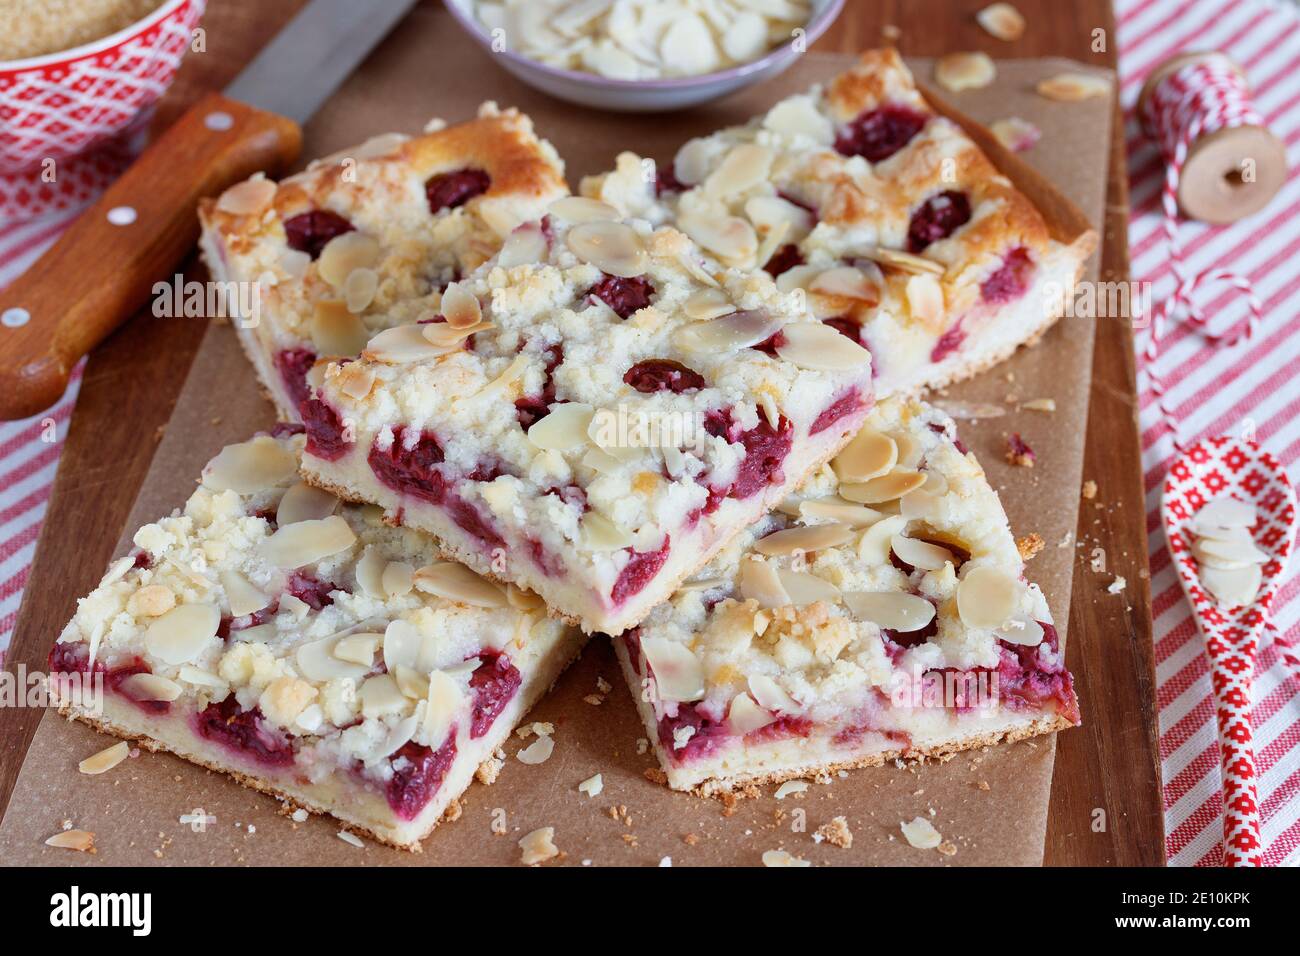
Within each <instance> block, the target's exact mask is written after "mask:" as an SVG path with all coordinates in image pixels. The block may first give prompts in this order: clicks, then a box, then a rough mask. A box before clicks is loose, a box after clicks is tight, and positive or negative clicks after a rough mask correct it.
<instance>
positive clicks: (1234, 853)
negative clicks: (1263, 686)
mask: <svg viewBox="0 0 1300 956" xmlns="http://www.w3.org/2000/svg"><path fill="white" fill-rule="evenodd" d="M1200 620H1201V618H1200V615H1198V616H1197V626H1198V627H1201V624H1200ZM1262 627H1263V622H1262V621H1261V622H1260V626H1259V627H1256V628H1253V629H1250V630H1249V631H1246V632H1245V633H1241V635H1240V637H1239V638H1237V639H1235V640H1229V639H1227V638H1226V636H1225V635H1224V634H1223V633H1222V632H1220V633H1218V634H1210V633H1207V632H1206V630H1205V628H1204V627H1201V634H1202V636H1203V637H1204V638H1205V650H1206V653H1207V654H1209V657H1210V669H1211V674H1210V679H1211V681H1212V682H1213V684H1214V708H1215V715H1216V717H1217V718H1218V723H1219V757H1220V767H1221V769H1222V773H1223V865H1224V866H1262V865H1263V857H1262V853H1263V845H1262V843H1261V842H1260V836H1259V800H1258V799H1257V798H1256V796H1255V743H1254V734H1253V733H1252V730H1251V725H1250V684H1251V675H1252V674H1253V673H1254V670H1255V651H1256V648H1257V647H1258V644H1259V634H1260V631H1261V630H1262ZM1230 630H1237V629H1235V628H1234V629H1230ZM1239 633H1240V632H1239Z"/></svg>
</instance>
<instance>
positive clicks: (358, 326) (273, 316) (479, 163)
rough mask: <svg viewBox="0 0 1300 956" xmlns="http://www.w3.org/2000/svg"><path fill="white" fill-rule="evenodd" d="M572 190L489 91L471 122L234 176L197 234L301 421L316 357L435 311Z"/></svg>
mask: <svg viewBox="0 0 1300 956" xmlns="http://www.w3.org/2000/svg"><path fill="white" fill-rule="evenodd" d="M568 191H569V190H568V186H567V185H566V184H565V181H564V163H563V161H562V160H561V159H560V158H559V156H558V155H557V154H556V152H555V150H554V149H553V148H552V146H551V144H550V143H548V142H546V141H545V140H543V139H539V138H538V137H537V136H536V134H534V132H533V124H532V121H531V120H530V119H529V118H528V117H527V116H525V115H523V114H521V113H519V112H517V111H515V110H513V109H510V110H504V111H501V110H498V109H497V108H496V107H495V106H494V105H493V104H490V103H489V104H485V105H484V106H483V107H482V108H481V109H480V111H479V115H478V118H477V119H474V120H471V121H469V122H467V123H461V124H458V125H456V126H448V127H445V128H438V129H435V130H434V131H432V132H429V133H427V134H425V135H423V136H418V137H415V138H413V139H411V138H407V137H405V136H401V135H398V134H390V135H386V136H378V137H375V138H373V139H371V140H369V141H367V142H366V143H363V144H362V145H360V146H358V147H356V148H354V149H350V150H344V151H342V152H340V153H336V154H335V155H333V156H330V157H327V158H325V159H321V160H317V161H316V162H314V163H312V164H311V165H310V166H309V167H308V168H307V169H306V171H304V172H302V173H299V174H298V175H296V176H292V177H290V178H288V179H285V180H284V181H283V182H281V183H279V184H278V186H277V184H276V183H274V182H271V181H270V180H267V179H264V178H262V177H260V176H258V177H254V178H253V179H250V180H247V181H245V182H242V183H239V184H237V185H235V186H232V187H231V188H230V189H228V190H227V191H226V192H225V193H223V194H222V195H221V196H220V197H218V198H217V199H215V200H211V199H208V200H204V201H203V202H202V203H200V205H199V219H200V222H201V224H202V227H203V232H202V238H201V240H200V245H201V248H202V250H203V257H204V259H205V261H206V262H207V265H208V269H209V271H210V273H211V275H212V278H213V279H214V280H215V281H217V282H219V283H222V284H223V285H221V286H218V288H220V289H222V290H223V291H224V293H225V303H226V309H227V314H230V316H231V318H232V319H233V320H234V326H235V329H236V332H237V334H238V336H239V340H240V343H241V344H242V345H243V347H244V351H245V352H246V353H247V355H248V357H249V359H250V361H251V362H252V363H253V367H254V369H255V370H256V371H257V375H258V377H259V378H260V379H261V381H262V384H263V385H264V386H265V388H266V390H267V392H268V393H269V394H270V396H271V399H272V400H273V401H274V402H275V404H276V407H277V408H278V409H279V412H280V414H281V416H283V417H284V418H286V419H287V420H291V421H300V420H301V419H300V415H299V411H298V409H299V406H300V405H301V404H302V402H303V401H305V400H306V399H307V397H308V396H309V394H310V391H311V388H310V381H309V380H310V379H311V378H313V377H314V375H313V368H314V367H315V366H316V363H317V361H318V360H324V359H327V358H338V357H351V356H355V355H356V354H357V353H358V352H360V351H361V349H362V348H363V347H364V346H365V344H366V342H367V341H368V340H369V339H370V337H371V336H372V335H374V334H375V333H376V332H378V331H381V330H383V329H386V328H390V327H392V326H394V325H401V324H403V323H407V322H414V321H416V320H418V319H420V318H422V317H424V316H425V315H431V314H433V313H435V312H437V309H438V302H439V300H440V298H441V295H442V289H443V288H444V287H445V286H446V285H447V283H449V282H451V281H453V280H454V279H458V278H460V277H461V276H463V275H466V274H468V273H469V272H471V271H472V270H473V269H475V268H476V267H477V266H479V265H480V264H482V263H483V262H484V261H485V260H487V259H489V258H490V257H491V256H493V255H494V254H495V253H496V252H497V250H498V249H499V248H500V247H501V242H502V240H503V239H504V238H505V237H506V236H507V235H509V233H510V231H511V230H512V229H514V228H515V227H516V226H518V225H519V224H520V223H522V222H526V221H530V220H535V219H537V218H539V217H540V216H541V215H542V213H543V212H544V211H545V209H546V207H547V205H548V204H549V203H550V202H551V201H552V200H554V199H556V198H558V197H560V196H564V195H567V194H568Z"/></svg>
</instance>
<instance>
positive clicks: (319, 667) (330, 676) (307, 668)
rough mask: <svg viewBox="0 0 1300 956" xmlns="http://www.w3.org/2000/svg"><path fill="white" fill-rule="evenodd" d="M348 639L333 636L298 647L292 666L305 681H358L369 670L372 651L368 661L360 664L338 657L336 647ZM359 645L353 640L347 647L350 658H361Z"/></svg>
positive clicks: (355, 636) (354, 636) (357, 641)
mask: <svg viewBox="0 0 1300 956" xmlns="http://www.w3.org/2000/svg"><path fill="white" fill-rule="evenodd" d="M369 636H373V635H369ZM349 638H360V635H350V636H349ZM349 638H342V637H338V636H333V637H327V638H324V639H323V640H319V641H311V642H309V643H307V644H300V645H298V649H297V650H296V651H294V664H295V665H296V666H297V668H298V673H300V674H301V675H302V676H303V677H305V678H307V680H310V681H317V682H320V683H324V682H325V681H331V680H343V679H351V680H360V679H361V678H362V677H364V676H365V675H366V672H367V671H369V670H370V666H371V663H372V661H373V651H372V659H371V660H370V661H364V662H362V661H356V660H351V659H348V658H344V657H340V656H339V655H338V653H337V651H338V645H339V644H340V643H342V642H343V641H344V640H348V639H349ZM376 643H377V642H376ZM359 645H360V640H353V641H352V643H351V644H350V645H349V648H348V649H349V650H350V651H351V652H352V653H351V657H360V656H362V655H361V654H360V653H359Z"/></svg>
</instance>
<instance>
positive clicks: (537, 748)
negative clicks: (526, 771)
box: [515, 725, 555, 767]
mask: <svg viewBox="0 0 1300 956" xmlns="http://www.w3.org/2000/svg"><path fill="white" fill-rule="evenodd" d="M534 726H536V725H534ZM554 752H555V741H554V740H553V739H552V738H551V736H550V735H549V734H543V733H538V735H537V739H536V740H534V741H533V742H532V743H531V744H529V745H528V746H527V747H525V748H523V749H522V750H520V751H519V752H518V753H517V754H515V756H516V757H517V758H518V759H519V762H520V763H524V764H528V765H529V766H530V767H531V766H536V765H537V764H540V763H546V761H547V760H549V759H550V758H551V754H552V753H554Z"/></svg>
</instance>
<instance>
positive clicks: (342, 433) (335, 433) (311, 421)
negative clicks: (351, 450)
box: [298, 398, 352, 461]
mask: <svg viewBox="0 0 1300 956" xmlns="http://www.w3.org/2000/svg"><path fill="white" fill-rule="evenodd" d="M298 412H299V414H301V415H302V420H303V424H304V425H305V426H306V428H307V454H309V455H315V456H316V457H317V458H322V459H324V460H325V461H338V460H339V459H340V458H342V457H343V455H344V454H345V453H346V452H347V450H348V446H349V445H351V444H352V440H351V439H350V438H348V436H347V430H346V429H345V428H344V427H343V421H342V419H340V418H339V413H338V412H336V411H335V410H334V409H333V408H332V407H331V406H329V405H326V404H325V403H324V402H322V401H321V400H320V399H319V398H309V399H308V400H307V401H305V402H303V403H302V404H301V405H300V406H299V407H298Z"/></svg>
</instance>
